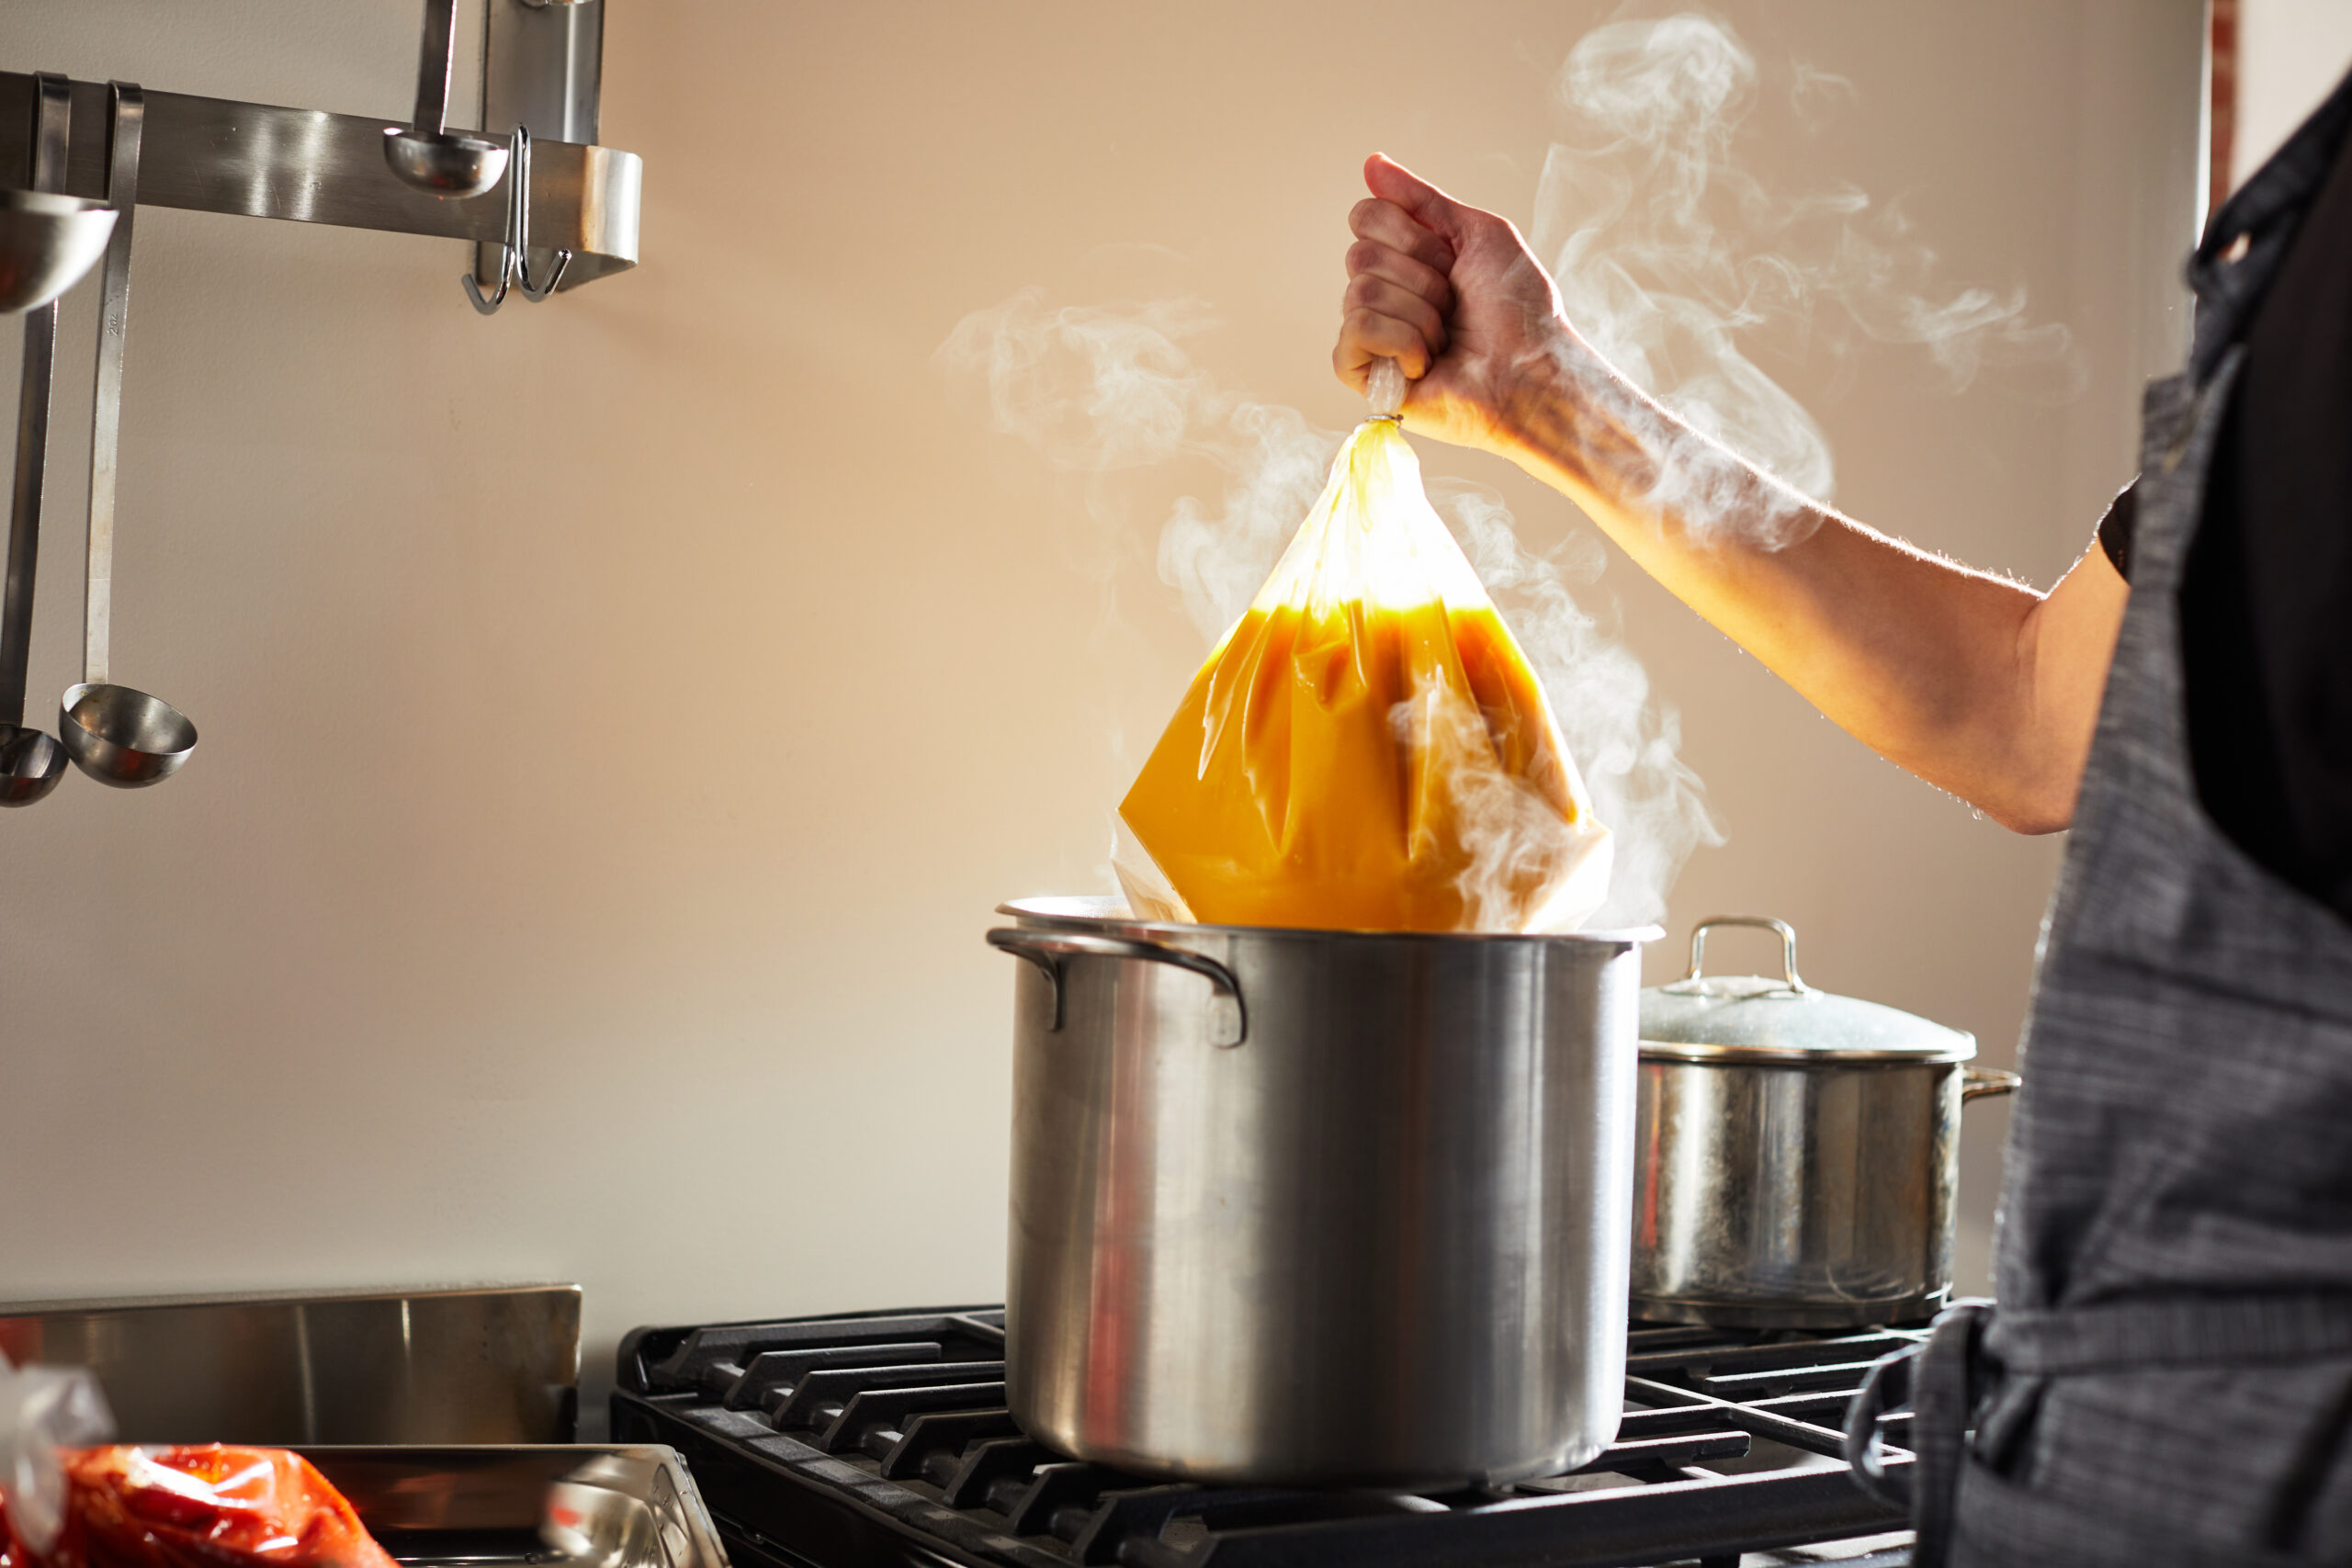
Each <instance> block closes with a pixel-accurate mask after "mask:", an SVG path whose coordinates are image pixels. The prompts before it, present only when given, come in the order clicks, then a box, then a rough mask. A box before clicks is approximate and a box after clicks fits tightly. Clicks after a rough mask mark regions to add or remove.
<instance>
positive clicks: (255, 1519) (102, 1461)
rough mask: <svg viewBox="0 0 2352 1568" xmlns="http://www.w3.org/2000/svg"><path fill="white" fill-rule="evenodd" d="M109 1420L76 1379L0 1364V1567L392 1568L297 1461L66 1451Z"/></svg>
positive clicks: (229, 1453) (80, 1375)
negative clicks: (15, 1368)
mask: <svg viewBox="0 0 2352 1568" xmlns="http://www.w3.org/2000/svg"><path fill="white" fill-rule="evenodd" d="M109 1425H110V1423H109V1422H108V1420H107V1415H106V1405H105V1401H104V1399H103V1397H102V1396H101V1395H100V1394H99V1393H98V1391H97V1385H96V1383H95V1382H92V1381H91V1379H90V1377H89V1374H88V1373H86V1372H78V1371H57V1370H53V1369H50V1368H44V1367H28V1368H25V1369H24V1370H22V1371H10V1370H9V1369H8V1365H7V1362H6V1360H5V1359H0V1568H396V1565H395V1564H394V1563H393V1562H392V1559H391V1558H390V1556H389V1555H387V1554H386V1552H385V1551H384V1549H383V1548H382V1547H380V1546H379V1545H377V1544H376V1542H375V1540H373V1539H372V1538H371V1537H369V1535H368V1530H367V1527H365V1526H364V1525H362V1524H361V1523H360V1522H359V1516H358V1515H357V1514H356V1513H355V1512H353V1511H352V1507H351V1505H350V1504H349V1503H347V1502H345V1500H344V1497H343V1495H342V1494H341V1493H339V1492H337V1491H336V1490H335V1489H334V1487H333V1486H332V1485H330V1484H328V1483H327V1479H326V1477H324V1476H322V1475H321V1474H320V1473H319V1472H318V1471H317V1470H316V1469H315V1468H314V1467H313V1466H312V1465H311V1461H308V1460H306V1459H304V1458H302V1457H301V1456H300V1454H293V1453H288V1452H287V1451H286V1450H284V1449H250V1448H234V1447H230V1446H226V1445H223V1444H220V1443H207V1444H202V1445H192V1446H182V1447H171V1448H130V1447H125V1446H121V1445H107V1446H100V1447H86V1446H77V1445H85V1444H88V1443H90V1442H92V1440H93V1439H95V1438H102V1437H104V1436H105V1435H106V1433H107V1427H108V1426H109Z"/></svg>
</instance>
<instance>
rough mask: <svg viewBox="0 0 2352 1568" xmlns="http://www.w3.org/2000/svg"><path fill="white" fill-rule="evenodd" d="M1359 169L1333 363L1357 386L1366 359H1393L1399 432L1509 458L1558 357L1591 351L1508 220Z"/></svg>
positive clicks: (1413, 183) (1375, 161)
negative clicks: (1360, 193)
mask: <svg viewBox="0 0 2352 1568" xmlns="http://www.w3.org/2000/svg"><path fill="white" fill-rule="evenodd" d="M1363 176H1364V184H1365V185H1366V186H1370V187H1371V189H1372V195H1371V196H1370V197H1366V198H1365V199H1364V200H1363V201H1360V202H1358V203H1356V206H1355V209H1354V211H1352V212H1351V213H1350V214H1349V215H1348V227H1349V228H1350V229H1351V230H1352V231H1354V233H1355V236H1356V240H1355V243H1354V244H1352V245H1351V246H1349V247H1348V288H1347V293H1346V295H1345V296H1344V297H1343V299H1342V300H1341V311H1342V314H1341V317H1340V342H1339V346H1338V347H1336V348H1334V349H1333V350H1332V351H1331V367H1332V369H1334V370H1335V371H1337V372H1338V374H1339V377H1340V380H1342V381H1344V382H1346V383H1347V384H1348V385H1349V386H1351V387H1352V388H1354V389H1356V390H1358V391H1363V389H1364V382H1365V379H1366V378H1367V376H1368V374H1369V372H1370V367H1371V364H1372V362H1373V361H1374V359H1378V358H1390V359H1394V360H1396V361H1397V364H1398V365H1399V366H1400V367H1402V368H1403V369H1404V372H1405V374H1406V375H1407V376H1408V378H1411V381H1412V385H1411V386H1410V387H1409V388H1408V390H1407V393H1406V398H1405V420H1406V424H1407V426H1408V428H1410V429H1411V430H1413V431H1415V432H1416V433H1418V434H1428V435H1433V436H1436V437H1437V438H1438V439H1440V440H1442V441H1452V442H1455V443H1458V444H1460V445H1462V446H1476V447H1480V448H1483V449H1484V450H1487V451H1490V452H1495V453H1498V454H1499V455H1501V456H1504V457H1516V456H1517V455H1518V453H1519V450H1520V449H1521V447H1522V446H1523V444H1524V442H1525V440H1526V437H1527V434H1528V433H1529V430H1530V427H1531V424H1532V417H1531V416H1532V414H1533V412H1534V405H1535V404H1536V403H1538V402H1540V401H1543V400H1549V399H1552V398H1554V397H1555V396H1556V395H1557V390H1558V388H1559V385H1560V372H1561V369H1562V367H1563V365H1564V363H1566V362H1568V361H1571V360H1574V359H1577V358H1580V357H1588V356H1589V355H1590V351H1589V350H1586V349H1584V348H1583V344H1581V342H1580V341H1579V340H1577V336H1576V334H1575V333H1574V332H1573V331H1572V330H1571V329H1570V328H1569V326H1568V323H1567V321H1566V319H1565V318H1564V317H1563V316H1562V315H1561V313H1560V296H1559V291H1558V290H1557V289H1555V288H1553V287H1552V278H1551V275H1550V274H1548V273H1547V272H1545V271H1544V267H1543V265H1542V264H1540V263H1539V262H1537V261H1536V259H1535V257H1534V255H1533V254H1532V253H1531V252H1530V251H1529V250H1528V248H1527V244H1526V242H1524V241H1523V240H1521V238H1520V236H1519V231H1518V230H1517V229H1516V228H1514V227H1512V226H1511V223H1510V220H1509V219H1506V218H1501V217H1498V216H1497V215H1496V214H1494V213H1491V212H1486V211H1482V210H1480V209H1477V208H1475V207H1469V206H1465V205H1464V204H1463V203H1461V202H1458V201H1455V200H1453V198H1452V197H1449V196H1447V195H1446V194H1445V193H1444V192H1443V191H1442V190H1439V189H1438V188H1437V187H1436V186H1433V185H1430V183H1429V182H1427V181H1426V180H1422V179H1420V178H1419V177H1417V176H1416V175H1412V174H1411V173H1409V172H1408V171H1407V170H1406V168H1405V167H1404V166H1403V165H1402V164H1397V163H1393V162H1391V161H1390V160H1389V159H1387V158H1385V157H1383V156H1381V155H1380V154H1378V153H1374V155H1373V156H1372V157H1371V158H1370V159H1369V160H1367V161H1366V162H1365V164H1364V168H1363ZM1578 350H1583V353H1582V354H1581V355H1579V354H1578V353H1577V351H1578Z"/></svg>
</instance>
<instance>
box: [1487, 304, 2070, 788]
mask: <svg viewBox="0 0 2352 1568" xmlns="http://www.w3.org/2000/svg"><path fill="white" fill-rule="evenodd" d="M1521 368H1522V369H1523V370H1524V371H1525V372H1526V374H1525V376H1524V378H1523V379H1522V381H1521V385H1520V387H1519V389H1518V390H1517V393H1516V395H1515V396H1514V397H1513V398H1512V399H1511V400H1510V401H1509V402H1508V403H1507V404H1506V408H1505V413H1504V421H1503V423H1504V425H1505V428H1504V429H1503V430H1501V431H1499V432H1498V435H1499V436H1500V437H1501V441H1502V446H1503V449H1504V450H1505V452H1506V453H1507V455H1509V456H1510V457H1512V458H1513V459H1514V460H1515V461H1517V462H1518V463H1519V464H1520V466H1521V468H1525V469H1526V470H1527V471H1528V472H1530V473H1531V474H1532V475H1534V476H1535V477H1536V478H1537V479H1542V480H1544V482H1545V483H1547V484H1550V485H1552V486H1553V487H1554V488H1555V489H1557V490H1559V491H1562V492H1563V493H1565V494H1566V495H1567V496H1568V497H1569V499H1571V500H1572V501H1574V502H1576V503H1577V505H1578V506H1579V507H1581V508H1582V509H1583V510H1584V511H1585V512H1586V513H1588V514H1589V515H1590V516H1591V517H1592V518H1593V519H1594V521H1596V522H1597V523H1599V524H1600V526H1601V527H1602V528H1603V529H1604V530H1605V531H1606V532H1607V533H1608V534H1609V535H1610V536H1611V538H1613V539H1615V540H1616V541H1617V543H1618V544H1619V545H1620V546H1622V547H1623V548H1624V549H1625V551H1626V552H1627V553H1628V554H1629V555H1631V556H1632V557H1633V558H1634V559H1635V561H1637V562H1638V563H1639V564H1640V565H1641V566H1642V567H1643V568H1644V569H1645V570H1647V571H1648V572H1650V574H1651V575H1653V576H1654V577H1656V578H1657V579H1658V581H1660V582H1662V583H1663V584H1665V586H1666V587H1667V588H1668V589H1669V590H1671V591H1672V592H1674V593H1675V594H1677V595H1678V596H1679V597H1680V598H1681V599H1682V600H1683V601H1684V602H1685V603H1687V604H1690V605H1691V608H1693V609H1694V610H1696V611H1698V612H1699V614H1701V615H1703V616H1705V617H1706V618H1707V619H1708V620H1709V621H1711V622H1713V624H1714V625H1715V626H1717V627H1719V628H1720V629H1721V630H1722V631H1724V633H1725V634H1726V635H1727V636H1729V637H1732V638H1733V640H1735V641H1736V642H1737V643H1739V644H1740V646H1741V647H1743V648H1745V649H1747V650H1748V651H1749V652H1750V653H1752V654H1754V655H1755V656H1756V657H1757V658H1758V660H1761V661H1762V662H1763V663H1764V664H1765V665H1766V666H1767V667H1768V668H1770V670H1771V671H1773V672H1774V673H1776V674H1778V675H1779V676H1781V679H1783V680H1785V681H1787V682H1789V684H1790V685H1792V686H1793V687H1795V688H1796V690H1797V691H1798V692H1799V693H1801V694H1803V695H1804V696H1805V697H1806V698H1807V699H1808V700H1810V701H1811V702H1813V703H1814V704H1815V705H1816V706H1817V707H1819V708H1820V709H1821V711H1822V712H1823V713H1825V714H1826V715H1827V716H1829V717H1830V718H1831V719H1833V720H1835V721H1836V722H1837V723H1838V725H1839V726H1841V727H1842V728H1845V729H1846V730H1847V731H1848V732H1849V733H1850V734H1851V735H1853V736H1854V737H1855V738H1856V739H1859V740H1860V741H1861V742H1862V743H1863V744H1865V745H1867V746H1869V747H1871V749H1872V750H1876V751H1878V752H1880V753H1881V754H1882V755H1883V756H1885V757H1887V758H1888V759H1889V760H1890V761H1894V762H1896V763H1898V764H1899V765H1901V766H1903V767H1905V768H1907V769H1909V770H1910V771H1911V772H1913V773H1917V774H1918V775H1919V776H1920V777H1921V778H1924V779H1926V780H1927V781H1928V782H1929V783H1931V784H1937V785H1939V787H1941V788H1944V789H1948V790H1950V791H1951V792H1952V793H1953V794H1955V795H1959V796H1961V797H1962V799H1964V800H1967V801H1969V802H1970V803H1972V804H1973V805H1975V806H1976V807H1979V808H1981V809H1982V810H1984V811H1985V812H1986V813H1987V814H1988V815H1990V816H1992V817H1993V818H1996V819H1997V820H1999V821H2001V822H2002V823H2004V824H2006V825H2007V826H2009V827H2012V828H2016V829H2020V830H2023V831H2027V832H2041V831H2049V830H2051V829H2056V828H2061V827H2064V826H2065V824H2066V822H2067V820H2068V819H2069V818H2070V817H2071V815H2072V812H2073V806H2074V795H2075V784H2076V780H2077V779H2078V778H2079V775H2080V772H2081V766H2082V752H2083V750H2084V749H2085V748H2086V746H2087V744H2088V739H2089V737H2088V726H2087V719H2086V717H2085V715H2086V714H2087V713H2088V712H2089V711H2091V710H2093V709H2095V707H2096V703H2097V694H2096V691H2095V690H2094V691H2092V692H2091V693H2089V694H2088V695H2087V697H2085V695H2084V694H2082V693H2081V692H2080V691H2079V690H2077V689H2076V688H2077V686H2078V684H2079V682H2073V681H2071V680H2070V681H2069V683H2068V684H2066V685H2065V686H2064V688H2063V689H2061V690H2058V691H2055V692H2052V690H2050V689H2049V687H2050V682H2051V676H2050V674H2049V672H2047V671H2041V670H2039V669H2038V668H2037V666H2038V664H2039V661H2040V660H2039V656H2040V655H2041V653H2042V652H2043V651H2044V649H2043V647H2042V643H2043V641H2044V637H2043V636H2042V634H2043V632H2044V630H2045V627H2044V626H2043V621H2044V617H2043V615H2042V613H2041V612H2042V609H2043V596H2042V595H2041V594H2040V593H2037V592H2034V591H2032V590H2031V589H2030V588H2026V587H2023V586H2021V585H2019V584H2017V583H2014V582H2008V581H2003V580H2001V579H1998V578H1995V577H1991V576H1988V575H1985V574H1984V573H1982V572H1976V571H1972V570H1968V569H1966V568H1963V567H1961V566H1957V565H1955V564H1953V563H1951V562H1950V561H1947V560H1943V559H1940V558H1937V557H1934V556H1930V555H1928V554H1926V553H1924V552H1922V551H1919V550H1917V549H1914V548H1913V547H1910V546H1908V545H1905V544H1903V543H1901V542H1900V541H1898V540H1894V539H1891V538H1888V537H1887V536H1884V535H1882V534H1879V533H1876V532H1874V531H1873V530H1871V529H1870V528H1867V527H1864V526H1863V525H1860V524H1859V523H1856V522H1854V521H1852V520H1851V519H1849V518H1847V517H1845V516H1842V515H1841V514H1839V513H1836V512H1834V511H1831V510H1830V509H1828V508H1826V507H1822V506H1818V505H1815V503H1813V502H1810V501H1807V500H1806V499H1805V498H1804V497H1803V496H1802V495H1800V494H1798V493H1797V492H1796V491H1792V490H1791V489H1790V488H1789V487H1788V486H1786V485H1783V484H1781V483H1780V482H1779V481H1778V480H1775V479H1771V478H1770V476H1768V475H1765V474H1763V473H1761V472H1759V471H1758V470H1757V469H1756V468H1754V467H1753V466H1752V465H1749V464H1748V463H1747V462H1745V461H1744V460H1742V459H1740V458H1739V457H1736V455H1734V454H1733V453H1732V452H1730V451H1729V450H1728V449H1727V448H1725V447H1724V446H1722V445H1721V444H1720V443H1717V442H1714V441H1713V440H1711V439H1709V438H1708V437H1706V436H1704V435H1702V434H1699V433H1698V432H1696V431H1693V430H1691V428H1690V427H1689V426H1687V425H1685V424H1683V423H1681V422H1680V421H1679V420H1677V419H1675V418H1674V417H1673V416H1672V415H1671V414H1669V413H1668V412H1666V411H1665V410H1664V409H1662V408H1661V407H1659V406H1658V405H1657V403H1656V402H1654V401H1652V400H1650V399H1649V398H1647V397H1645V395H1644V394H1643V393H1642V392H1641V391H1640V390H1639V389H1636V388H1634V386H1632V384H1631V383H1629V382H1627V381H1626V380H1624V378H1622V377H1620V376H1618V375H1617V374H1616V372H1615V371H1614V370H1613V369H1611V367H1608V365H1607V364H1606V362H1605V361H1602V360H1601V359H1600V356H1599V355H1596V354H1594V353H1593V352H1592V351H1591V350H1590V349H1589V347H1587V346H1586V345H1584V344H1582V343H1581V342H1579V341H1577V340H1574V339H1570V340H1568V341H1567V342H1566V343H1565V344H1562V345H1560V346H1559V347H1558V348H1557V349H1556V350H1555V351H1554V352H1552V353H1550V354H1548V355H1546V356H1545V358H1544V360H1543V361H1542V362H1541V363H1538V364H1534V365H1528V366H1523V367H1521ZM2069 651H2071V649H2070V650H2069ZM2103 669H2104V652H2103V651H2102V652H2101V653H2100V655H2099V658H2098V670H2102V671H2103ZM2094 678H2095V676H2094Z"/></svg>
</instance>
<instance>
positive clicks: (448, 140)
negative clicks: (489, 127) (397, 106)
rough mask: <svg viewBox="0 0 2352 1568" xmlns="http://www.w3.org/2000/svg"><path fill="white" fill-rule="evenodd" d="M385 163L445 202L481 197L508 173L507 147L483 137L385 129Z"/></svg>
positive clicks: (401, 128)
mask: <svg viewBox="0 0 2352 1568" xmlns="http://www.w3.org/2000/svg"><path fill="white" fill-rule="evenodd" d="M384 162H385V163H387V164H390V165H391V169H392V173H394V174H395V175H399V176H400V177H401V179H402V180H405V181H406V182H407V183H409V184H410V185H413V186H415V187H416V188H417V189H419V190H429V191H431V192H432V193H433V194H434V195H435V196H437V197H443V198H444V199H447V198H451V197H469V196H480V195H481V193H482V192H484V191H486V190H488V189H489V188H490V187H491V186H494V185H496V184H497V183H498V181H499V178H500V176H502V175H504V174H505V173H506V148H505V146H504V145H503V144H502V143H500V142H496V141H491V140H489V139H488V138H487V137H481V136H467V135H465V134H463V133H462V132H458V131H448V130H445V131H442V132H440V133H438V134H437V135H436V134H433V133H430V132H426V131H422V130H412V129H411V128H410V127H408V126H405V125H390V126H386V127H385V128H384Z"/></svg>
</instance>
